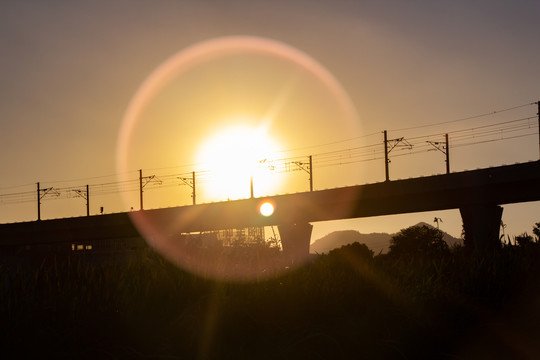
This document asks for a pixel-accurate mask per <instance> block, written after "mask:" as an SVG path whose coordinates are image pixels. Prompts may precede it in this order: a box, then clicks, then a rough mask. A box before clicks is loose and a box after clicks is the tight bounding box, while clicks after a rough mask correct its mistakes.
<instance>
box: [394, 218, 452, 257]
mask: <svg viewBox="0 0 540 360" xmlns="http://www.w3.org/2000/svg"><path fill="white" fill-rule="evenodd" d="M442 237H443V233H442V231H440V230H439V229H435V228H433V227H430V226H427V225H421V226H420V225H416V226H411V227H408V228H406V229H402V230H401V231H400V232H399V233H397V234H396V235H394V236H393V237H392V238H391V239H390V251H389V253H388V254H389V255H390V256H403V255H406V256H422V255H426V256H440V255H445V254H448V253H449V252H450V250H449V248H448V244H447V243H446V242H445V241H444V240H443V239H442Z"/></svg>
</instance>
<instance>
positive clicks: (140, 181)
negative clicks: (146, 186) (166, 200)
mask: <svg viewBox="0 0 540 360" xmlns="http://www.w3.org/2000/svg"><path fill="white" fill-rule="evenodd" d="M142 193H143V184H142V169H139V198H140V204H141V210H143V194H142Z"/></svg>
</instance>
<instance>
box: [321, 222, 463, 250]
mask: <svg viewBox="0 0 540 360" xmlns="http://www.w3.org/2000/svg"><path fill="white" fill-rule="evenodd" d="M422 225H426V226H429V227H433V226H432V225H430V224H428V223H425V222H420V223H418V224H416V225H414V226H422ZM394 235H395V233H394V234H388V233H371V234H362V233H360V232H359V231H356V230H342V231H334V232H331V233H330V234H327V235H325V236H323V237H322V238H320V239H318V240H315V241H314V242H313V243H312V244H311V247H310V252H311V253H318V254H322V253H328V252H329V251H330V250H333V249H337V248H340V247H342V246H343V245H347V244H352V243H354V242H359V243H360V244H366V245H367V247H368V248H370V249H371V250H373V252H374V253H375V255H377V254H379V253H380V252H382V253H386V252H388V249H389V247H390V239H391V238H392V236H394ZM443 240H444V241H446V243H447V244H448V245H449V246H452V245H454V244H456V243H459V244H461V243H462V242H463V240H461V239H457V238H455V237H453V236H452V235H449V234H447V233H445V232H444V231H443Z"/></svg>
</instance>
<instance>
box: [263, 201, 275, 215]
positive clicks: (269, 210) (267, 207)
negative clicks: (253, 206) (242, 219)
mask: <svg viewBox="0 0 540 360" xmlns="http://www.w3.org/2000/svg"><path fill="white" fill-rule="evenodd" d="M259 212H260V213H261V215H263V216H270V215H272V214H273V213H274V205H273V204H272V203H271V202H268V201H266V202H263V203H262V204H261V206H259Z"/></svg>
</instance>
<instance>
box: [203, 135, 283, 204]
mask: <svg viewBox="0 0 540 360" xmlns="http://www.w3.org/2000/svg"><path fill="white" fill-rule="evenodd" d="M277 150H278V149H277V145H276V144H275V142H274V141H273V140H272V139H271V138H270V137H269V136H268V134H267V133H266V130H265V129H264V128H261V127H259V128H252V127H248V126H236V127H232V128H227V129H225V130H222V131H220V132H219V133H217V134H215V135H213V136H212V137H210V138H209V139H208V140H207V141H206V142H205V143H204V144H203V145H202V147H201V148H200V151H199V157H198V159H199V161H198V162H199V163H200V164H201V167H202V168H201V170H202V171H205V172H206V171H208V173H207V176H204V183H205V188H206V189H207V191H208V192H210V193H211V195H212V199H211V200H212V201H215V200H224V199H230V200H235V199H241V198H247V197H249V196H250V195H251V186H253V188H254V193H255V196H257V194H260V193H261V192H268V191H271V190H270V188H273V187H274V186H275V176H272V175H273V174H272V168H271V167H270V166H268V163H267V161H268V159H269V158H270V157H271V156H272V154H273V153H275V152H276V151H277ZM251 183H253V185H251Z"/></svg>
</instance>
